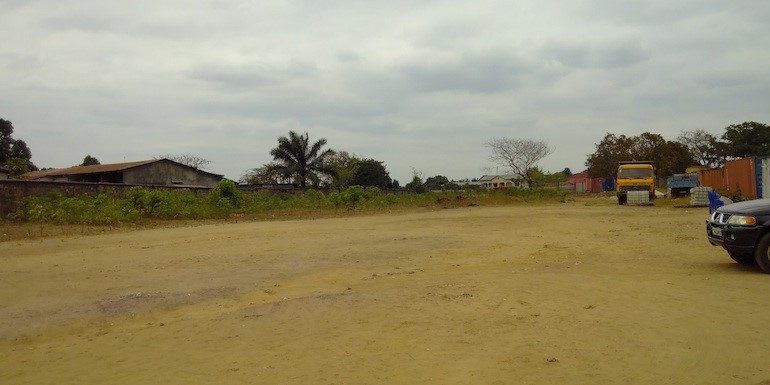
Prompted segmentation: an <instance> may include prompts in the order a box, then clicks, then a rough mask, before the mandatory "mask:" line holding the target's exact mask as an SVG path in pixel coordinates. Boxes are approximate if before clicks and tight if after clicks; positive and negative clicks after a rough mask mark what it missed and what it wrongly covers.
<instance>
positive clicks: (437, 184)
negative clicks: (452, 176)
mask: <svg viewBox="0 0 770 385" xmlns="http://www.w3.org/2000/svg"><path fill="white" fill-rule="evenodd" d="M423 185H424V186H425V189H426V190H457V189H458V188H459V187H460V186H458V185H456V184H454V183H452V182H450V181H449V178H447V177H445V176H443V175H436V176H431V177H428V179H425V183H423Z"/></svg>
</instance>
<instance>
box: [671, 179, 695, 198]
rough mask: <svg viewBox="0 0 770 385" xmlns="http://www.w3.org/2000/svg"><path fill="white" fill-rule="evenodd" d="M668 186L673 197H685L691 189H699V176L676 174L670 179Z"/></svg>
mask: <svg viewBox="0 0 770 385" xmlns="http://www.w3.org/2000/svg"><path fill="white" fill-rule="evenodd" d="M666 185H667V186H668V189H669V191H670V194H671V196H672V197H679V196H685V195H687V194H689V193H690V189H691V188H693V187H698V174H674V175H672V176H670V177H669V178H668V180H667V181H666Z"/></svg>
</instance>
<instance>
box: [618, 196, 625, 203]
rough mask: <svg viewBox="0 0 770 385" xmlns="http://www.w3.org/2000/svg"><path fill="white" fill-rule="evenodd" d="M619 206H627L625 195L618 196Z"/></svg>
mask: <svg viewBox="0 0 770 385" xmlns="http://www.w3.org/2000/svg"><path fill="white" fill-rule="evenodd" d="M618 204H619V205H624V204H626V196H625V195H618Z"/></svg>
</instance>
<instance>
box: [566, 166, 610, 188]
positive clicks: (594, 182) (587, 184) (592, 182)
mask: <svg viewBox="0 0 770 385" xmlns="http://www.w3.org/2000/svg"><path fill="white" fill-rule="evenodd" d="M567 184H569V185H570V189H571V190H574V191H575V192H577V193H584V192H586V193H590V192H602V191H603V190H604V189H603V186H604V178H591V177H589V176H588V171H583V172H580V173H577V174H573V175H572V176H570V177H569V178H567Z"/></svg>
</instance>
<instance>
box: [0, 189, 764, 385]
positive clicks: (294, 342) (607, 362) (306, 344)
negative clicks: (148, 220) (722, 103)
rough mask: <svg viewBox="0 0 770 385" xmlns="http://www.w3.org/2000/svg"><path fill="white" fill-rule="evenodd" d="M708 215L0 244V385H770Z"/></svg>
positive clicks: (428, 215) (240, 229) (753, 280)
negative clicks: (707, 232)
mask: <svg viewBox="0 0 770 385" xmlns="http://www.w3.org/2000/svg"><path fill="white" fill-rule="evenodd" d="M705 215H706V214H705V211H704V210H703V209H697V210H696V209H672V208H664V207H653V208H649V207H647V208H634V207H617V206H613V205H603V204H598V205H592V204H591V205H587V204H586V203H585V202H575V203H570V204H558V205H541V206H535V207H495V208H482V207H472V208H465V209H455V210H443V211H435V212H425V213H413V214H401V215H380V216H370V217H354V218H334V219H322V220H308V221H285V222H248V223H234V224H218V225H205V226H198V227H188V228H174V229H156V230H143V231H136V232H130V233H116V234H107V235H98V236H90V237H80V238H61V239H45V240H42V241H41V240H38V241H25V242H4V243H0V351H1V352H2V354H0V383H2V384H22V383H30V384H33V383H34V384H46V383H50V384H62V383H72V384H86V383H137V384H140V383H141V384H145V383H146V384H159V383H164V384H192V383H196V384H201V383H231V384H243V383H259V384H269V383H276V384H279V383H280V384H359V383H388V384H392V383H437V384H449V383H456V384H517V383H538V384H556V383H565V384H572V383H575V384H577V383H585V384H593V383H639V384H649V383H687V384H731V383H735V384H758V383H763V382H765V383H770V327H768V325H770V296H768V295H767V293H769V292H770V276H768V275H764V274H760V273H759V272H758V271H757V270H755V269H751V268H745V267H741V266H738V265H736V264H734V263H732V262H731V260H729V258H728V257H727V256H726V254H725V253H724V252H722V251H721V250H719V249H717V248H713V247H711V246H709V245H708V244H707V242H706V241H705V240H704V237H703V233H702V232H703V230H702V222H703V219H704V217H705Z"/></svg>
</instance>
